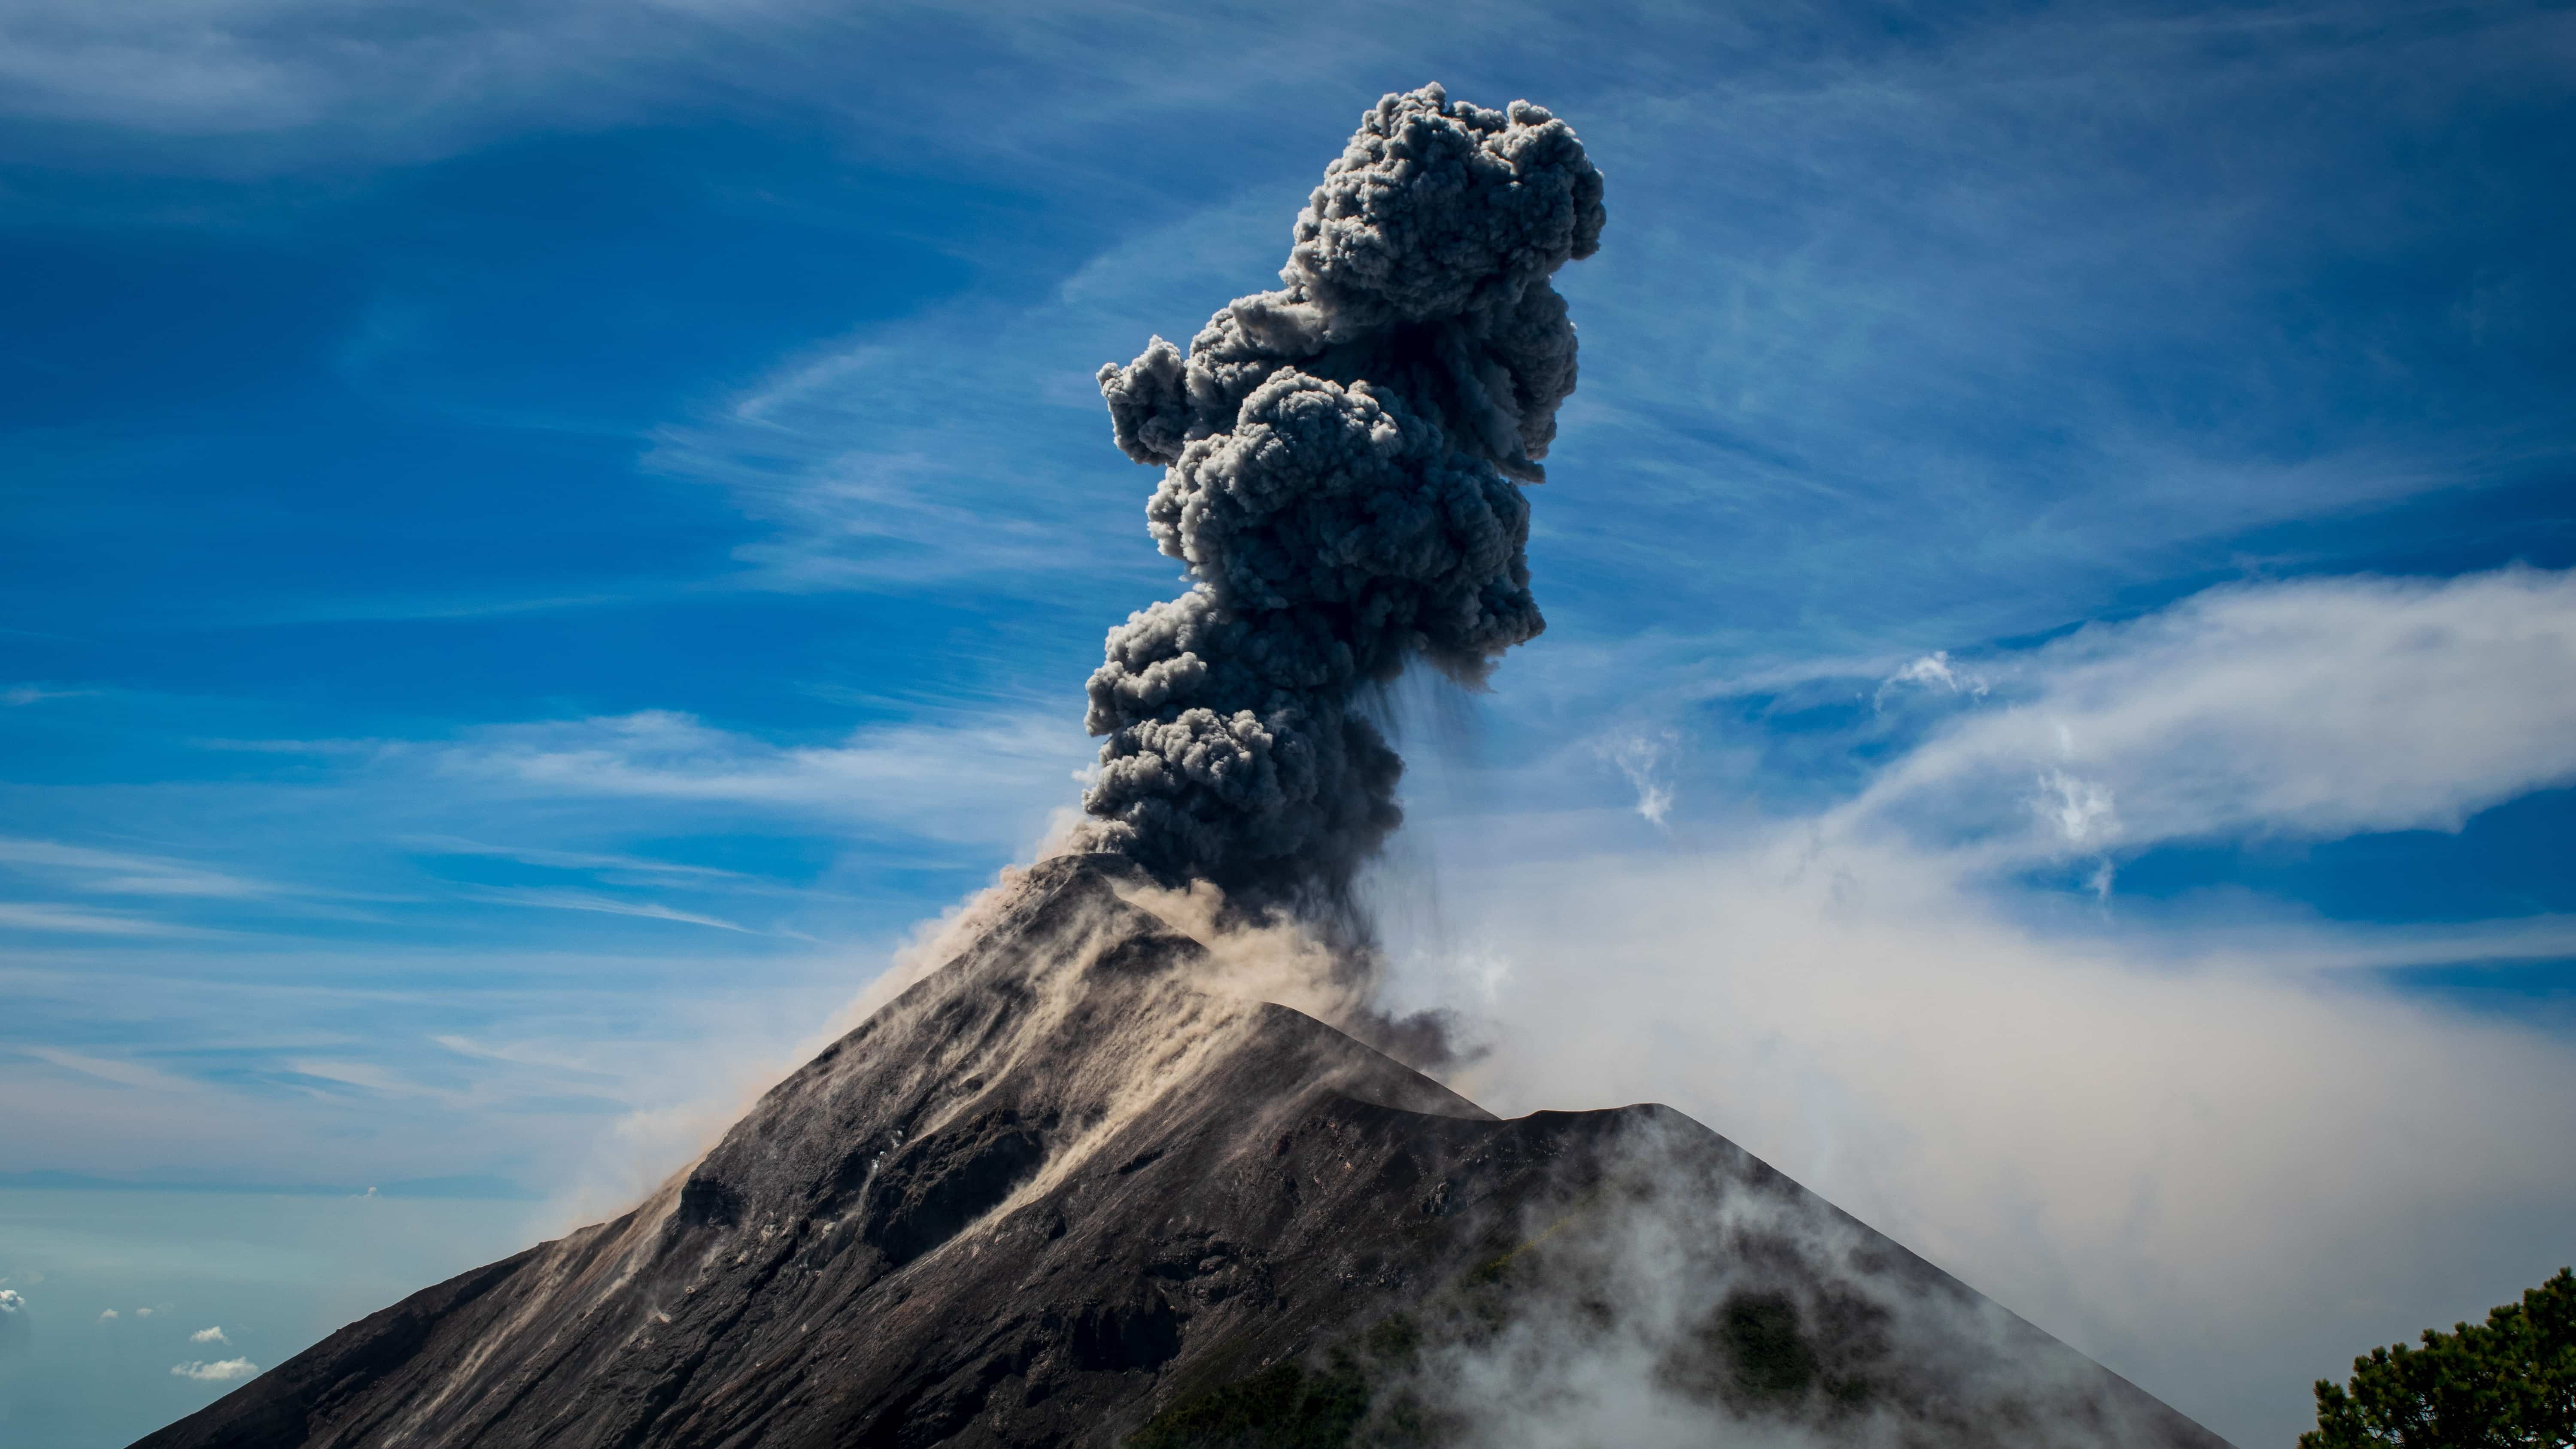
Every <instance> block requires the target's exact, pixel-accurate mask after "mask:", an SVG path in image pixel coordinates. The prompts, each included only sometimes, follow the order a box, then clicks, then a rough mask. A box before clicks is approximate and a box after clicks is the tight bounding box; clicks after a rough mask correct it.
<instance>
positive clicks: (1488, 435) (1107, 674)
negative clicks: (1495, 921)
mask: <svg viewBox="0 0 2576 1449" xmlns="http://www.w3.org/2000/svg"><path fill="white" fill-rule="evenodd" d="M1601 224H1602V207H1601V173H1600V172H1599V171H1597V170H1595V169H1594V168H1593V166H1592V163H1591V162H1590V161H1589V160H1588V159H1586V158H1585V156H1584V153H1583V144H1582V142H1580V141H1579V140H1577V139H1576V138H1575V135H1574V132H1573V131H1572V130H1571V129H1570V128H1568V127H1567V126H1566V124H1565V123H1564V122H1563V121H1560V120H1557V119H1556V118H1555V117H1553V116H1551V115H1549V114H1548V112H1546V111H1545V110H1543V109H1541V108H1539V107H1537V106H1533V105H1530V104H1528V103H1527V102H1521V101H1515V102H1514V103H1512V105H1511V106H1510V107H1509V108H1508V109H1506V110H1500V111H1494V110H1487V109H1484V108H1483V107H1480V106H1473V105H1468V104H1465V103H1463V102H1453V101H1451V100H1449V99H1448V96H1447V94H1446V93H1445V92H1444V91H1443V90H1442V89H1441V88H1440V87H1439V86H1436V85H1432V86H1425V87H1423V88H1422V89H1421V90H1418V91H1414V92H1412V93H1411V94H1409V95H1389V96H1387V97H1386V98H1384V99H1383V100H1381V101H1379V102H1378V103H1377V105H1376V106H1375V107H1374V108H1372V109H1371V110H1370V111H1368V112H1367V114H1365V115H1364V116H1363V117H1362V118H1361V120H1360V128H1359V130H1358V132H1357V133H1356V134H1354V135H1353V136H1352V137H1351V141H1350V145H1349V147H1348V148H1347V149H1346V150H1344V151H1343V153H1342V156H1341V159H1339V160H1337V161H1335V162H1333V163H1332V164H1331V165H1330V166H1329V167H1327V168H1326V169H1325V172H1324V182H1323V184H1322V185H1321V186H1318V187H1316V188H1315V192H1314V195H1313V197H1312V198H1311V199H1310V200H1309V201H1308V202H1307V205H1306V210H1305V212H1304V214H1303V215H1301V216H1299V217H1298V219H1297V229H1296V243H1295V246H1294V247H1293V248H1292V249H1291V251H1290V252H1289V256H1288V265H1287V266H1286V267H1284V268H1282V269H1281V271H1280V279H1281V280H1282V281H1283V282H1284V283H1285V284H1286V285H1285V286H1283V287H1281V288H1280V289H1279V290H1277V291H1270V292H1261V293H1256V294H1254V295H1252V296H1249V297H1242V298H1238V299H1237V300H1235V301H1234V302H1231V303H1229V304H1227V305H1226V307H1225V308H1224V309H1223V310H1222V311H1219V312H1218V313H1217V314H1216V316H1215V317H1213V318H1212V319H1210V320H1209V322H1208V325H1207V327H1206V328H1205V329H1204V330H1202V331H1201V332H1200V333H1199V335H1198V336H1197V337H1196V338H1194V339H1192V341H1191V343H1190V348H1189V351H1188V353H1187V354H1186V355H1185V354H1183V353H1182V352H1181V350H1180V349H1178V348H1176V347H1174V346H1173V345H1172V344H1171V343H1169V342H1166V341H1164V340H1163V339H1162V338H1160V337H1156V338H1154V339H1153V340H1152V342H1151V343H1150V344H1149V345H1148V346H1147V347H1146V349H1145V353H1144V355H1143V356H1141V357H1139V358H1137V359H1136V360H1135V361H1134V362H1131V363H1129V364H1127V365H1126V366H1124V367H1120V366H1117V365H1116V364H1110V365H1108V366H1104V367H1103V368H1101V370H1100V390H1101V392H1102V394H1103V395H1104V396H1105V397H1106V398H1107V399H1108V403H1109V415H1110V418H1111V420H1112V422H1113V424H1114V426H1115V428H1116V432H1117V439H1118V446H1119V447H1120V448H1122V449H1124V450H1125V451H1126V453H1127V455H1128V456H1129V457H1131V458H1134V459H1135V460H1136V461H1138V462H1140V463H1160V464H1162V465H1163V468H1164V472H1163V479H1162V482H1161V484H1160V485H1159V486H1158V487H1156V488H1155V490H1154V496H1153V499H1152V501H1151V502H1150V503H1149V504H1147V506H1146V519H1147V526H1148V528H1149V529H1150V530H1151V531H1152V533H1153V536H1154V541H1155V542H1156V543H1157V544H1159V545H1160V546H1161V547H1162V550H1163V552H1165V553H1167V554H1170V555H1171V556H1172V557H1174V558H1177V559H1180V560H1182V561H1183V562H1184V563H1186V564H1187V565H1188V567H1189V575H1190V578H1191V580H1192V586H1191V588H1190V591H1189V592H1188V593H1186V594H1183V595H1182V596H1181V597H1179V598H1177V599H1172V600H1169V601H1166V602H1163V603H1159V604H1156V605H1154V606H1153V607H1151V608H1148V609H1145V610H1143V611H1141V612H1139V613H1136V614H1134V615H1131V616H1130V617H1129V618H1128V620H1127V622H1126V623H1124V624H1121V625H1119V626H1118V627H1117V628H1115V629H1112V630H1111V631H1110V633H1109V639H1108V660H1107V662H1106V663H1104V664H1102V665H1101V667H1100V668H1099V670H1098V671H1097V672H1095V673H1094V674H1093V675H1092V676H1091V684H1090V694H1091V702H1090V710H1089V715H1088V721H1087V723H1088V726H1089V728H1090V730H1091V732H1092V733H1093V734H1098V735H1106V736H1108V741H1107V743H1106V744H1104V745H1103V746H1102V747H1101V752H1100V762H1101V768H1100V773H1099V776H1098V779H1097V782H1096V784H1095V785H1094V786H1093V788H1092V789H1091V790H1090V791H1089V792H1088V793H1087V794H1086V795H1085V796H1084V798H1083V806H1084V808H1085V809H1086V810H1087V811H1089V812H1090V814H1091V815H1092V816H1094V817H1096V820H1095V821H1094V822H1093V823H1092V824H1091V826H1090V831H1089V833H1090V837H1091V841H1092V843H1093V844H1095V845H1098V846H1103V847H1106V848H1109V849H1113V850H1116V851H1118V852H1120V853H1123V854H1125V855H1127V856H1129V857H1131V858H1133V859H1134V860H1136V861H1137V862H1138V863H1139V864H1141V865H1143V866H1145V867H1146V868H1148V869H1150V870H1153V871H1156V872H1158V873H1160V874H1163V875H1165V876H1168V877H1175V878H1178V877H1195V878H1198V879H1203V880H1208V881H1212V882H1214V883H1215V884H1217V885H1219V886H1221V887H1224V888H1225V889H1226V890H1227V891H1229V892H1230V893H1233V894H1235V895H1237V896H1240V897H1249V898H1251V899H1254V900H1260V901H1278V902H1296V901H1300V900H1311V899H1315V898H1318V897H1320V898H1323V899H1327V900H1332V899H1339V898H1341V896H1342V894H1343V892H1344V889H1345V888H1346V887H1347V886H1348V884H1349V883H1350V880H1351V876H1352V873H1353V872H1354V871H1355V870H1356V869H1357V867H1358V866H1359V865H1360V863H1361V862H1363V861H1365V860H1366V859H1367V858H1368V857H1369V856H1370V855H1371V854H1373V853H1374V852H1375V851H1376V850H1377V848H1378V846H1379V845H1380V844H1381V843H1382V842H1383V841H1384V840H1385V838H1386V836H1387V834H1388V832H1390V831H1392V830H1393V829H1394V828H1395V827H1396V825H1397V824H1398V823H1399V822H1400V821H1401V820H1402V818H1403V817H1402V813H1401V811H1399V810H1398V808H1397V806H1396V803H1395V786H1396V782H1397V779H1398V777H1399V776H1400V775H1401V774H1402V773H1403V769H1404V762H1403V761H1402V760H1401V759H1400V758H1398V756H1397V755H1396V753H1395V751H1394V749H1393V748H1391V747H1390V746H1389V745H1388V743H1387V740H1386V738H1385V736H1384V734H1383V733H1382V732H1381V731H1380V730H1379V728H1378V727H1377V725H1376V724H1375V723H1374V722H1373V721H1372V720H1370V719H1369V718H1368V717H1367V715H1366V714H1365V713H1364V706H1365V704H1366V703H1367V696H1368V694H1369V692H1370V691H1372V690H1375V689H1378V688H1380V687H1382V686H1384V685H1385V684H1387V683H1389V682H1391V681H1392V680H1394V679H1395V677H1396V676H1397V675H1399V674H1400V673H1402V672H1403V670H1404V669H1405V668H1406V666H1407V665H1409V664H1411V663H1413V662H1414V661H1416V660H1419V661H1422V662H1423V663H1426V664H1428V665H1430V666H1432V667H1434V668H1436V669H1439V670H1441V671H1442V672H1444V673H1445V674H1447V675H1449V676H1450V677H1452V678H1454V679H1456V680H1459V681H1460V682H1462V683H1467V684H1471V685H1472V684H1479V683H1481V682H1482V681H1483V680H1484V678H1485V675H1486V673H1487V672H1488V671H1489V670H1490V669H1491V668H1492V667H1493V665H1494V663H1495V662H1496V660H1497V659H1498V658H1499V657H1500V656H1501V654H1502V651H1504V650H1505V649H1508V648H1510V647H1511V646H1512V645H1515V644H1519V643H1522V642H1523V641H1525V640H1528V639H1531V638H1534V637H1536V636H1537V634H1538V632H1539V631H1540V629H1542V628H1543V627H1545V621H1544V620H1542V619H1541V618H1540V617H1539V611H1538V605H1537V602H1536V601H1535V600H1534V599H1532V597H1531V595H1530V588H1529V561H1528V557H1527V552H1526V546H1527V543H1528V540H1529V503H1528V500H1527V499H1526V498H1524V497H1523V496H1522V494H1521V490H1520V488H1519V487H1518V486H1517V485H1518V483H1524V482H1526V483H1536V482H1540V481H1543V478H1544V474H1543V472H1542V470H1541V469H1540V467H1539V464H1538V462H1537V460H1538V459H1539V458H1541V457H1544V456H1545V455H1546V453H1547V447H1548V443H1549V442H1550V440H1551V439H1553V438H1554V437H1555V435H1556V409H1557V406H1558V404H1560V403H1562V402H1563V401H1564V400H1565V399H1566V397H1567V396H1568V395H1569V394H1571V393H1572V392H1573V391H1574V351H1575V346H1574V326H1573V323H1572V322H1570V321H1569V320H1568V319H1567V317H1566V308H1565V300H1564V299H1563V298H1562V297H1560V296H1558V295H1557V293H1556V290H1555V288H1554V287H1552V286H1551V285H1549V281H1548V279H1549V277H1550V276H1551V275H1552V274H1553V273H1554V272H1555V271H1556V269H1557V268H1558V267H1560V266H1562V265H1564V264H1565V262H1566V261H1567V260H1569V259H1572V258H1579V257H1586V256H1590V255H1591V254H1592V253H1593V251H1594V250H1595V249H1596V248H1597V247H1598V246H1599V244H1600V237H1601Z"/></svg>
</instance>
